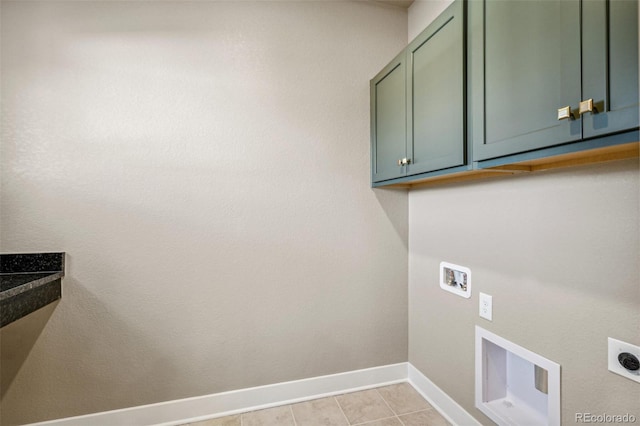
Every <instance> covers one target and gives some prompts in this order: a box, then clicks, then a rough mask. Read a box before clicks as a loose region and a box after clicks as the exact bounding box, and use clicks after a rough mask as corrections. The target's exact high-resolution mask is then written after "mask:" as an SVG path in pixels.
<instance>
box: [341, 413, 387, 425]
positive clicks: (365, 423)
mask: <svg viewBox="0 0 640 426" xmlns="http://www.w3.org/2000/svg"><path fill="white" fill-rule="evenodd" d="M397 418H398V416H396V415H393V416H389V417H382V418H380V419H375V420H367V421H366V422H362V423H354V424H352V425H351V426H367V425H370V424H373V423H377V422H379V421H382V420H389V419H397Z"/></svg>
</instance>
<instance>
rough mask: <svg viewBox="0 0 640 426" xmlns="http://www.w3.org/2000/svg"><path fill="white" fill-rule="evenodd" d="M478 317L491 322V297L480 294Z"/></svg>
mask: <svg viewBox="0 0 640 426" xmlns="http://www.w3.org/2000/svg"><path fill="white" fill-rule="evenodd" d="M480 316H481V317H482V318H484V319H487V320H489V321H493V319H492V318H493V296H489V295H488V294H484V293H480Z"/></svg>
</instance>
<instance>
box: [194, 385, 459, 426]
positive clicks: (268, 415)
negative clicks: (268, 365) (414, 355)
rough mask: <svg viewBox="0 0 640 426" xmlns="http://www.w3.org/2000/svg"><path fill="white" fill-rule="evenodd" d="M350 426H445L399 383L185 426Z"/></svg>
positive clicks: (410, 390) (433, 411) (411, 392)
mask: <svg viewBox="0 0 640 426" xmlns="http://www.w3.org/2000/svg"><path fill="white" fill-rule="evenodd" d="M350 425H363V426H446V425H448V423H447V422H446V420H445V419H444V417H442V416H441V415H440V414H439V413H438V412H437V411H436V410H435V409H434V408H433V407H432V406H431V405H429V403H428V402H427V401H425V400H424V398H422V396H421V395H420V394H419V393H418V392H417V391H416V390H415V389H414V388H413V387H412V386H411V385H410V384H408V383H399V384H396V385H390V386H384V387H380V388H376V389H369V390H364V391H360V392H353V393H346V394H343V395H337V396H335V397H333V396H331V397H327V398H321V399H314V400H312V401H306V402H300V403H297V404H291V405H283V406H280V407H274V408H268V409H266V410H258V411H250V412H247V413H243V414H237V415H235V416H228V417H220V418H217V419H212V420H205V421H202V422H197V423H190V424H189V425H188V426H350ZM183 426H187V425H183Z"/></svg>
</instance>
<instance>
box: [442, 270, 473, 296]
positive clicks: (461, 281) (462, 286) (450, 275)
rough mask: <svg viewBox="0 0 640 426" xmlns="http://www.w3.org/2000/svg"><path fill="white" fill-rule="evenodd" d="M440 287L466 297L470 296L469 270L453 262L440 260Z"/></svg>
mask: <svg viewBox="0 0 640 426" xmlns="http://www.w3.org/2000/svg"><path fill="white" fill-rule="evenodd" d="M440 288H442V289H443V290H447V291H449V292H451V293H453V294H457V295H458V296H462V297H466V298H467V299H468V298H469V297H471V270H470V269H469V268H465V267H464V266H459V265H454V264H453V263H447V262H440Z"/></svg>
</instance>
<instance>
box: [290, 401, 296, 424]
mask: <svg viewBox="0 0 640 426" xmlns="http://www.w3.org/2000/svg"><path fill="white" fill-rule="evenodd" d="M289 411H290V412H291V418H292V419H293V426H298V422H296V415H295V414H293V404H289Z"/></svg>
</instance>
